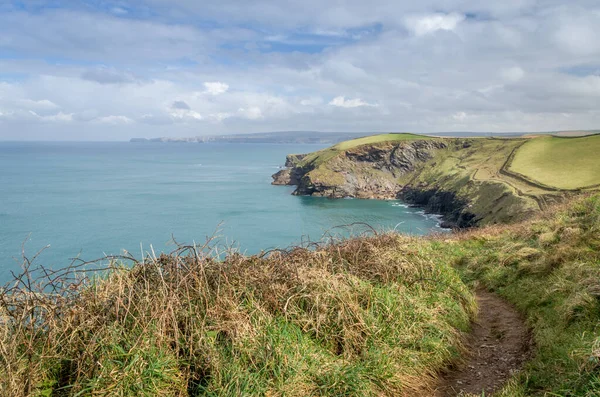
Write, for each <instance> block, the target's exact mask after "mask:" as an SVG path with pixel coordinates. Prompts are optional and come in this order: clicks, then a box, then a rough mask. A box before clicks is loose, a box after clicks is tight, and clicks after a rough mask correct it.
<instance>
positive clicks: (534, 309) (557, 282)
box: [431, 194, 600, 397]
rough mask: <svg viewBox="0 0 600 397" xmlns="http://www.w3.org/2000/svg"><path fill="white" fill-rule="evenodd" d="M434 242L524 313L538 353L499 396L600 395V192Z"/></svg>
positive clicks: (472, 279)
mask: <svg viewBox="0 0 600 397" xmlns="http://www.w3.org/2000/svg"><path fill="white" fill-rule="evenodd" d="M431 244H433V245H434V252H436V254H437V255H439V257H440V258H445V259H446V260H450V258H453V261H454V264H455V266H456V267H457V268H458V269H459V271H460V272H461V274H462V275H463V277H464V279H465V281H467V282H469V283H471V284H472V285H480V286H484V287H486V288H489V289H491V290H493V291H495V292H497V293H498V294H500V295H501V296H503V297H505V298H506V299H508V300H509V301H510V302H512V303H513V304H514V305H515V306H516V307H517V308H518V309H519V310H520V311H521V312H522V313H525V314H526V316H527V321H528V325H529V326H530V327H531V329H532V337H533V341H534V343H535V354H534V356H533V358H532V360H531V361H530V362H529V363H528V364H527V365H526V367H525V369H524V371H523V372H522V373H521V374H519V375H517V376H516V377H515V378H514V379H513V380H512V381H511V382H510V383H509V384H508V385H507V386H506V387H505V389H504V390H503V392H502V393H501V394H500V395H502V396H507V397H508V396H511V397H513V396H590V397H591V396H600V195H598V194H596V195H594V196H591V197H587V198H581V199H577V200H575V201H574V202H572V203H570V204H568V205H563V206H562V207H559V208H557V209H554V210H553V211H549V212H546V213H545V214H543V215H542V216H541V217H539V218H537V219H535V220H532V221H530V222H526V223H521V224H516V225H512V226H497V227H493V228H486V229H481V230H477V231H472V232H467V233H463V234H461V235H460V236H458V237H457V238H456V240H455V242H454V243H452V244H446V243H443V242H441V241H432V242H431Z"/></svg>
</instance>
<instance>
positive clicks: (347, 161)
mask: <svg viewBox="0 0 600 397" xmlns="http://www.w3.org/2000/svg"><path fill="white" fill-rule="evenodd" d="M446 147H447V145H446V143H444V142H442V141H435V140H422V141H407V142H402V143H395V144H377V145H365V146H359V147H356V148H352V149H350V150H347V151H346V152H344V153H342V154H341V155H340V156H338V157H336V158H334V159H332V160H330V161H329V162H328V164H327V166H326V167H319V168H318V169H313V168H312V167H310V165H307V166H306V168H304V169H298V168H297V167H296V168H294V170H295V172H296V173H297V179H298V188H297V189H296V191H295V192H294V194H295V195H312V196H324V197H332V198H343V197H356V198H372V199H393V198H396V195H397V193H398V191H399V190H400V189H402V187H403V185H402V184H401V183H400V182H399V180H398V178H400V177H402V176H404V175H406V174H408V173H410V172H412V171H414V170H415V169H416V167H418V166H419V165H421V164H422V163H423V162H425V161H427V160H429V159H431V158H432V157H433V153H434V152H435V151H436V150H439V149H443V148H446Z"/></svg>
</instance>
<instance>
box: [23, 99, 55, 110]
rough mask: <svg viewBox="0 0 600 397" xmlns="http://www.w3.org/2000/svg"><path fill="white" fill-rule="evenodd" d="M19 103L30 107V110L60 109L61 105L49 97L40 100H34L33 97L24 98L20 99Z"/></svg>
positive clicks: (24, 106)
mask: <svg viewBox="0 0 600 397" xmlns="http://www.w3.org/2000/svg"><path fill="white" fill-rule="evenodd" d="M19 103H20V104H21V105H22V106H23V108H25V109H30V110H36V111H39V110H52V109H58V108H59V106H58V105H57V104H55V103H54V102H52V101H49V100H47V99H42V100H39V101H34V100H32V99H22V100H20V101H19Z"/></svg>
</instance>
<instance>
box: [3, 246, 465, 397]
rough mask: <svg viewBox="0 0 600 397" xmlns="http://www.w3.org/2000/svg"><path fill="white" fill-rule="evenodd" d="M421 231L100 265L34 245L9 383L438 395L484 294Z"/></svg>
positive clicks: (46, 392)
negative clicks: (425, 243) (56, 265)
mask: <svg viewBox="0 0 600 397" xmlns="http://www.w3.org/2000/svg"><path fill="white" fill-rule="evenodd" d="M414 241H416V240H413V239H410V238H407V237H398V236H395V235H377V236H373V237H365V238H360V239H352V240H347V241H344V242H341V243H338V244H332V245H322V246H314V247H312V249H311V250H309V249H305V248H292V249H290V250H287V251H276V252H271V253H268V254H264V255H260V256H252V257H245V256H242V255H239V254H236V253H230V254H228V255H227V256H226V258H225V259H223V260H217V258H216V257H215V255H214V253H213V252H212V251H211V247H210V244H208V245H206V246H205V247H202V248H196V247H192V246H180V247H179V248H178V249H177V250H176V251H175V252H173V253H172V254H170V255H161V256H159V257H154V256H152V255H151V256H150V257H147V258H144V260H141V261H136V260H135V259H133V258H129V257H127V258H120V259H121V261H120V262H121V263H122V262H123V261H126V262H132V263H131V266H123V265H119V264H117V262H113V264H111V265H110V266H109V268H107V269H105V270H104V271H103V272H102V274H101V276H93V277H92V276H90V277H88V276H87V275H88V274H90V273H86V272H85V271H84V269H85V268H87V269H88V270H89V268H90V266H92V265H93V264H90V263H88V264H83V263H82V264H79V265H76V266H73V267H70V268H68V269H64V270H62V271H58V272H52V271H49V270H47V269H44V268H42V267H40V268H37V269H34V268H33V265H32V263H31V262H29V261H28V260H27V259H25V262H24V269H25V270H24V272H23V274H21V275H20V276H18V277H17V278H16V279H15V280H14V282H13V283H12V284H11V285H9V286H7V287H6V288H5V289H4V290H2V291H1V293H0V395H3V396H4V395H6V396H50V395H52V396H81V395H118V396H140V395H142V396H143V395H145V396H154V395H165V396H166V395H169V396H188V395H189V396H198V395H213V396H216V395H219V396H238V395H271V396H275V395H288V396H305V395H332V396H334V395H335V396H340V395H348V396H351V395H377V396H383V395H388V396H398V395H414V394H415V393H425V394H427V390H428V388H429V387H430V385H431V384H432V381H433V379H434V377H435V373H436V371H438V370H440V369H441V368H443V367H444V366H446V365H448V364H449V363H450V362H451V361H452V360H453V359H455V358H456V357H457V356H458V354H459V351H460V332H459V331H458V330H460V329H462V330H465V329H466V328H467V327H468V324H469V320H470V318H471V317H472V316H473V313H474V301H473V298H472V295H471V293H470V292H469V291H468V289H467V288H466V287H465V286H464V285H463V284H462V282H461V281H460V279H459V277H458V274H457V273H456V272H455V271H454V270H453V269H452V268H451V267H450V266H448V265H445V266H439V265H437V264H434V263H433V262H431V261H429V260H428V259H427V254H426V252H419V251H418V248H415V247H412V248H406V247H409V246H411V243H412V242H414Z"/></svg>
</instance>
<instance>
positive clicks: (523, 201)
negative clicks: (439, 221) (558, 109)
mask: <svg viewBox="0 0 600 397" xmlns="http://www.w3.org/2000/svg"><path fill="white" fill-rule="evenodd" d="M424 141H427V144H424ZM398 148H400V150H398ZM419 151H420V152H419ZM599 152H600V135H591V136H585V137H569V138H567V137H552V136H542V137H529V138H511V139H499V138H469V139H467V138H434V137H424V136H419V135H412V134H382V135H375V136H370V137H365V138H360V139H354V140H351V141H347V142H342V143H339V144H337V145H334V146H332V147H330V148H328V149H324V150H321V151H318V152H315V153H311V154H309V155H307V156H306V157H305V158H304V159H303V160H302V161H300V162H299V163H298V165H297V166H296V170H295V171H294V175H296V177H297V178H296V180H297V181H298V189H297V194H311V195H317V196H327V197H348V196H349V197H358V198H388V199H390V198H396V197H397V196H400V197H402V198H404V199H406V200H408V201H410V202H413V203H416V204H418V205H421V206H424V207H425V208H427V209H428V210H430V211H433V212H441V213H443V214H444V215H446V216H447V218H446V219H447V220H449V221H451V222H454V223H455V224H457V225H459V226H461V227H462V226H473V225H488V224H496V223H507V222H514V221H517V220H520V219H524V218H526V217H529V216H531V215H532V214H533V213H535V212H537V211H539V210H540V209H545V208H546V207H548V206H549V205H551V204H553V203H556V202H560V201H561V200H563V199H564V198H565V196H566V195H567V194H568V193H569V190H573V189H583V188H586V189H587V190H593V189H598V188H600V162H598V161H597V159H596V157H597V153H599ZM399 153H400V155H399ZM403 156H404V157H403ZM298 176H299V177H298ZM407 192H408V193H407Z"/></svg>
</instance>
